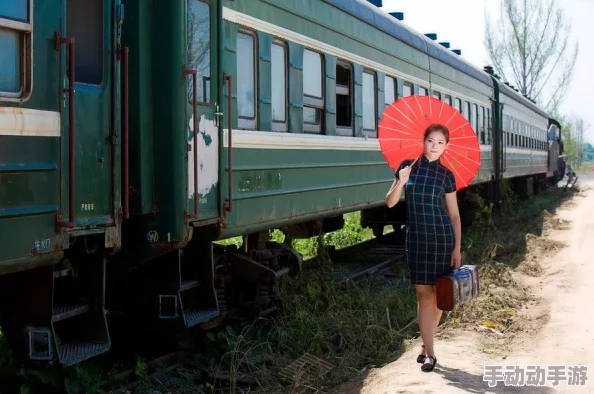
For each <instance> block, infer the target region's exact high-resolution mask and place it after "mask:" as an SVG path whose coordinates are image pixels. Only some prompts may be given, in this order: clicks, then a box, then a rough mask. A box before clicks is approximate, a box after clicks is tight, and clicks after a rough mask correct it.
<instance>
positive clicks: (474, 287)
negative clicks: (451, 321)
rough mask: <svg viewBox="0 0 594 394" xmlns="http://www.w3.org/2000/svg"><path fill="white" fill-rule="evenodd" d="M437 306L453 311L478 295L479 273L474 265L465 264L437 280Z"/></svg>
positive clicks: (443, 309)
mask: <svg viewBox="0 0 594 394" xmlns="http://www.w3.org/2000/svg"><path fill="white" fill-rule="evenodd" d="M435 290H436V293H437V307H438V308H439V309H441V310H442V311H452V310H454V309H455V308H458V307H460V306H461V305H463V304H464V303H466V302H468V301H470V300H472V299H473V298H476V297H478V295H479V274H478V269H477V267H476V266H474V265H463V266H461V267H460V268H458V269H455V270H453V271H452V272H451V273H450V274H449V275H446V276H442V277H439V278H437V280H436V281H435Z"/></svg>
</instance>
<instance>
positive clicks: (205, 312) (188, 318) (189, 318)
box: [183, 309, 219, 327]
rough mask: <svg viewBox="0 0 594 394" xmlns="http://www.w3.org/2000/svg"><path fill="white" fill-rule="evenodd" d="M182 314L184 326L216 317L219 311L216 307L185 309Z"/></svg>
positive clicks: (190, 325)
mask: <svg viewBox="0 0 594 394" xmlns="http://www.w3.org/2000/svg"><path fill="white" fill-rule="evenodd" d="M183 316H184V323H185V325H186V327H192V326H195V325H196V324H200V323H204V322H207V321H209V320H212V319H214V318H216V317H218V316H219V311H218V310H216V309H202V310H200V309H186V310H184V311H183Z"/></svg>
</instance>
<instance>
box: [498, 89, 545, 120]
mask: <svg viewBox="0 0 594 394" xmlns="http://www.w3.org/2000/svg"><path fill="white" fill-rule="evenodd" d="M497 84H498V85H499V91H500V92H501V94H503V95H505V96H507V97H509V98H511V99H512V100H514V101H517V102H518V103H520V104H522V105H524V106H525V107H528V108H530V109H531V110H533V111H534V112H536V113H538V114H539V115H542V116H544V117H545V118H548V117H549V114H548V113H546V112H545V111H544V110H543V109H542V108H540V107H539V106H538V105H536V104H534V103H533V102H532V101H530V100H528V99H527V98H526V97H524V96H522V95H521V94H520V93H518V92H516V91H515V90H514V89H512V88H511V87H509V86H507V85H506V84H505V83H504V82H503V81H502V80H497Z"/></svg>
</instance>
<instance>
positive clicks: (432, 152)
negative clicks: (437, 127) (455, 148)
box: [425, 131, 447, 160]
mask: <svg viewBox="0 0 594 394" xmlns="http://www.w3.org/2000/svg"><path fill="white" fill-rule="evenodd" d="M446 146H447V143H446V139H445V136H444V135H443V134H442V133H441V132H439V131H434V132H432V133H430V134H429V135H428V136H427V139H425V154H426V155H427V156H428V157H429V159H430V160H436V159H439V157H440V156H441V155H442V153H443V151H444V150H445V148H446Z"/></svg>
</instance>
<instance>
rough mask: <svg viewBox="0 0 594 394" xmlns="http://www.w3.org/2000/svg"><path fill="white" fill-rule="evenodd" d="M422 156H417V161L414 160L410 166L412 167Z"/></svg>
mask: <svg viewBox="0 0 594 394" xmlns="http://www.w3.org/2000/svg"><path fill="white" fill-rule="evenodd" d="M420 157H421V156H417V158H416V159H415V161H413V162H412V163H410V165H409V166H408V167H410V168H412V166H414V165H415V163H416V162H417V160H419V158H420Z"/></svg>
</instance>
